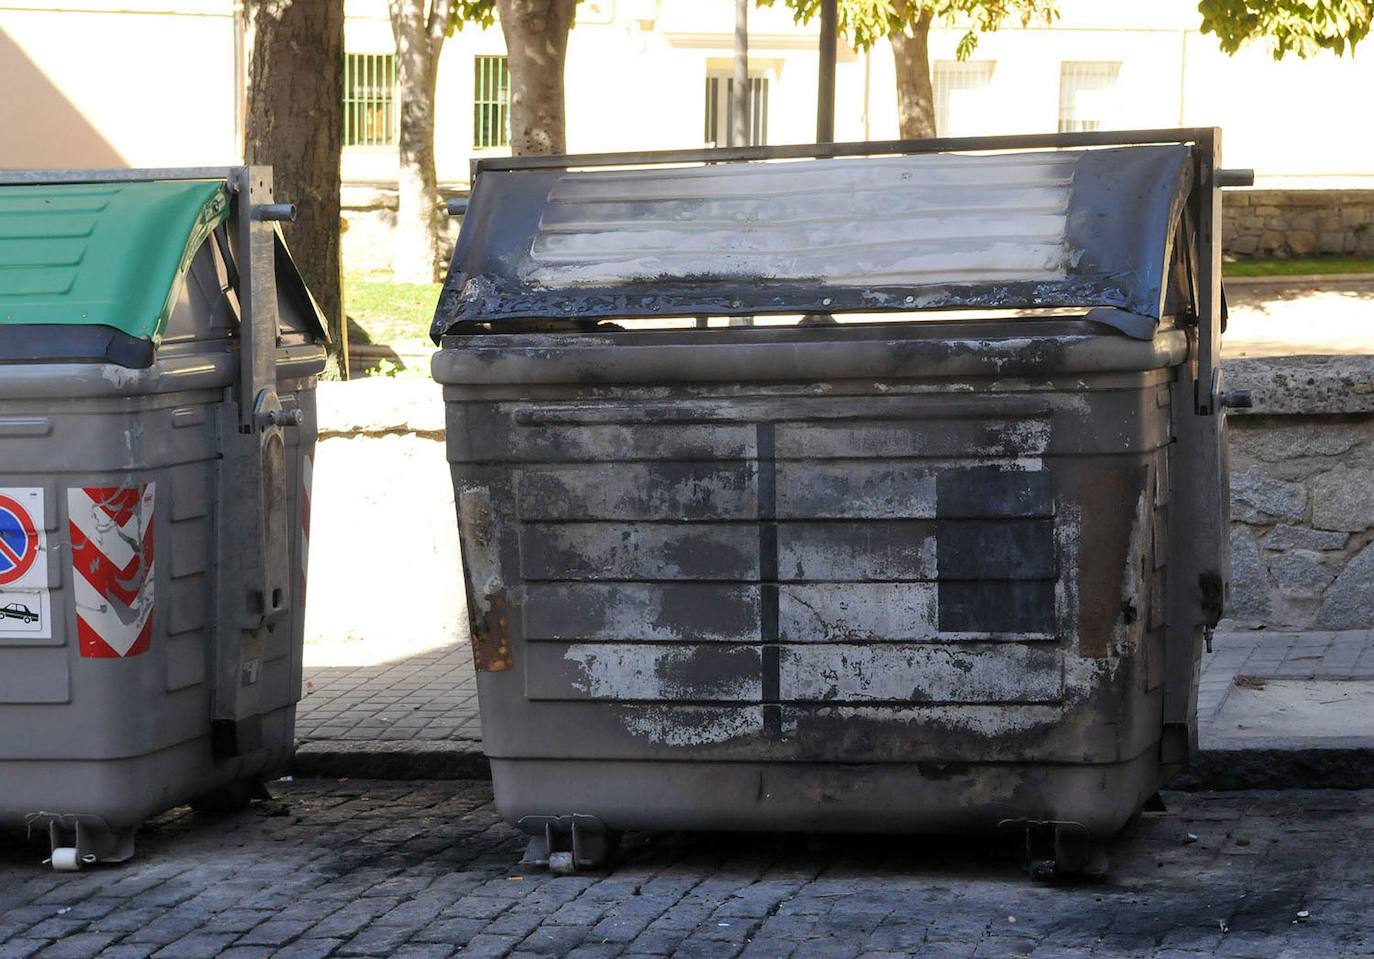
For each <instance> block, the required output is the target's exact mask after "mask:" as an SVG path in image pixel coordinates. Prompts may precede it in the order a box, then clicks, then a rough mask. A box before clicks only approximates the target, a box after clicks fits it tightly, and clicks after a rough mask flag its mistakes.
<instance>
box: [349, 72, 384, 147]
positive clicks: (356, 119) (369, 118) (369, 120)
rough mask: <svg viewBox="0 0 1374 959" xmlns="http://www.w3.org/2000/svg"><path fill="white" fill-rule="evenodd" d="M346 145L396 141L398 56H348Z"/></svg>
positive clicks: (379, 144) (370, 145)
mask: <svg viewBox="0 0 1374 959" xmlns="http://www.w3.org/2000/svg"><path fill="white" fill-rule="evenodd" d="M343 142H344V146H346V147H376V146H390V145H392V144H394V143H395V142H396V57H395V55H394V54H390V53H349V54H345V55H344V141H343Z"/></svg>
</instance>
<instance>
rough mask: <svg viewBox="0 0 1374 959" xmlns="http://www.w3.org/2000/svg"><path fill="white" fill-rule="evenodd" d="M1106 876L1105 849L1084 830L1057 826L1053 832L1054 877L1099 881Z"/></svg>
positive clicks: (1103, 845)
mask: <svg viewBox="0 0 1374 959" xmlns="http://www.w3.org/2000/svg"><path fill="white" fill-rule="evenodd" d="M1105 875H1107V847H1106V845H1105V844H1103V843H1102V842H1101V841H1100V840H1097V839H1094V838H1093V837H1092V836H1090V835H1088V833H1087V832H1086V831H1085V830H1082V829H1076V828H1072V827H1069V828H1066V827H1064V826H1059V827H1057V828H1056V829H1055V831H1054V877H1055V878H1057V879H1101V878H1102V877H1103V876H1105Z"/></svg>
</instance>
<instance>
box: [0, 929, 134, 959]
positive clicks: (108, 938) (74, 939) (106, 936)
mask: <svg viewBox="0 0 1374 959" xmlns="http://www.w3.org/2000/svg"><path fill="white" fill-rule="evenodd" d="M118 938H119V936H118V935H117V934H116V933H110V932H82V933H77V934H76V935H74V936H65V937H64V938H62V939H59V940H57V941H56V942H54V943H53V944H52V945H51V946H48V947H47V948H46V949H44V950H43V951H42V952H40V953H39V955H40V956H42V957H43V959H93V957H94V956H97V955H99V954H100V953H101V951H102V950H103V949H104V948H105V947H106V946H108V945H110V944H111V943H113V942H114V941H115V940H116V939H118ZM0 949H3V947H0ZM0 954H3V953H0Z"/></svg>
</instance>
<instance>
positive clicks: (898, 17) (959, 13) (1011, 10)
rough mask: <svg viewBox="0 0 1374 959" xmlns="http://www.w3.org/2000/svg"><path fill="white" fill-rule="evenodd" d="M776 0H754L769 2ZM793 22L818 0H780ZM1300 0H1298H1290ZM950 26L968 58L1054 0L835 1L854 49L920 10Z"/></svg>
mask: <svg viewBox="0 0 1374 959" xmlns="http://www.w3.org/2000/svg"><path fill="white" fill-rule="evenodd" d="M774 2H776V0H758V4H759V5H760V6H764V7H771V6H772V5H773V4H774ZM782 2H783V3H785V4H786V5H787V6H788V7H790V8H791V9H792V13H793V16H794V18H795V19H796V21H797V22H798V23H808V22H810V20H811V19H812V18H813V17H816V16H819V15H820V9H821V0H782ZM1294 2H1300V0H1294ZM926 10H929V11H930V13H931V14H932V15H933V17H934V18H935V19H939V20H941V21H943V22H944V23H946V24H949V25H951V26H959V27H963V28H964V35H963V36H962V37H960V38H959V43H958V46H957V47H956V53H957V55H958V57H959V59H960V60H965V59H967V58H968V57H969V56H970V55H971V54H972V53H973V51H974V49H975V48H976V47H977V46H978V35H979V34H980V33H987V32H988V31H991V30H996V29H997V28H998V27H999V26H1001V25H1002V23H1003V22H1005V21H1006V20H1008V19H1015V20H1018V21H1019V22H1020V23H1021V25H1022V26H1030V25H1031V24H1032V23H1034V22H1036V21H1040V22H1043V23H1045V24H1050V23H1052V22H1054V20H1055V18H1057V17H1058V16H1059V12H1058V11H1057V10H1056V9H1055V5H1054V0H839V28H840V36H841V37H844V38H845V39H846V40H848V41H849V42H850V43H851V44H853V45H854V48H855V49H857V50H868V49H869V48H871V47H872V46H873V45H874V44H875V43H877V42H878V41H879V40H881V39H884V38H885V37H889V36H891V35H892V34H894V33H903V34H907V35H910V34H911V33H912V31H913V30H914V29H915V28H916V26H917V23H918V22H919V21H920V19H921V16H922V14H923V13H924V11H926Z"/></svg>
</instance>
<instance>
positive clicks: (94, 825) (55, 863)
mask: <svg viewBox="0 0 1374 959" xmlns="http://www.w3.org/2000/svg"><path fill="white" fill-rule="evenodd" d="M136 830H137V827H134V826H129V827H125V828H123V829H114V828H111V827H110V826H107V825H105V823H104V822H103V821H102V820H100V819H97V818H96V817H94V816H62V817H58V818H54V819H52V820H50V821H49V822H48V841H49V842H50V843H51V848H52V854H51V855H50V856H49V857H48V858H47V859H46V860H44V865H48V866H52V868H53V871H54V872H78V871H80V870H81V869H84V868H85V867H87V866H94V865H95V864H96V863H102V862H107V863H118V862H127V861H128V860H129V859H131V858H133V855H134V833H135V831H136Z"/></svg>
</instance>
